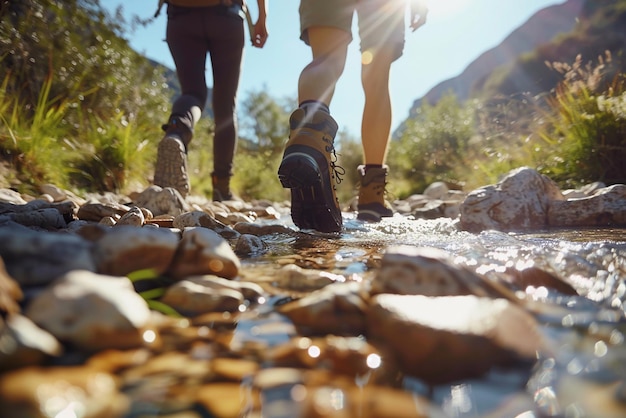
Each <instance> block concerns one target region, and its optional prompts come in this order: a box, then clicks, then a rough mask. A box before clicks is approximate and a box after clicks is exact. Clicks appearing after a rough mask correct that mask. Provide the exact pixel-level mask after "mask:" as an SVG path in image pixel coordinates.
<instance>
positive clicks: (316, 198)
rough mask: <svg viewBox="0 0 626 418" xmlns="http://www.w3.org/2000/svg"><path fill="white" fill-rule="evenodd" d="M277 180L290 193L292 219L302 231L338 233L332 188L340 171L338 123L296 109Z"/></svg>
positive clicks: (339, 223)
mask: <svg viewBox="0 0 626 418" xmlns="http://www.w3.org/2000/svg"><path fill="white" fill-rule="evenodd" d="M289 124H290V127H291V132H290V134H289V141H287V145H286V147H285V153H284V154H283V160H282V162H281V163H280V167H279V168H278V178H279V179H280V182H281V184H282V185H283V187H284V188H287V189H291V219H292V220H293V223H294V224H296V225H297V226H298V227H299V228H301V229H315V230H317V231H320V232H339V231H341V228H342V226H343V223H342V219H341V209H340V208H339V202H338V200H337V196H336V193H335V185H336V184H338V183H340V182H341V178H340V177H339V176H340V175H341V174H343V168H341V167H339V166H337V165H336V164H335V162H336V160H337V155H336V154H335V147H334V139H335V134H336V133H337V128H338V127H337V122H335V120H334V119H333V118H332V117H331V116H330V115H329V114H328V113H326V112H323V111H316V112H312V114H310V115H307V114H306V113H305V111H304V109H297V110H296V111H295V112H293V113H292V114H291V117H290V118H289Z"/></svg>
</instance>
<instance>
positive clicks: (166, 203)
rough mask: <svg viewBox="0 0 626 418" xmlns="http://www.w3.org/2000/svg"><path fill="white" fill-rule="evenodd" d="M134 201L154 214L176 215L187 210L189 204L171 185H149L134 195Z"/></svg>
mask: <svg viewBox="0 0 626 418" xmlns="http://www.w3.org/2000/svg"><path fill="white" fill-rule="evenodd" d="M134 203H135V205H136V206H139V207H143V208H146V209H148V210H149V211H150V212H152V213H153V214H154V216H159V215H174V216H178V215H180V214H181V213H184V212H188V211H189V205H188V204H187V202H185V199H184V198H183V197H182V196H181V194H180V193H179V192H178V190H176V189H173V188H171V187H165V188H161V187H159V186H154V185H153V186H150V187H148V188H146V189H145V190H144V191H143V192H141V193H139V194H137V195H136V196H134Z"/></svg>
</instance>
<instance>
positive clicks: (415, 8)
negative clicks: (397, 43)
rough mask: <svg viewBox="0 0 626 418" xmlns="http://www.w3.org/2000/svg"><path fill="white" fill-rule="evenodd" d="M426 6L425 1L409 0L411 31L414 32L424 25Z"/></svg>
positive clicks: (426, 12)
mask: <svg viewBox="0 0 626 418" xmlns="http://www.w3.org/2000/svg"><path fill="white" fill-rule="evenodd" d="M427 15H428V5H427V3H426V0H411V25H410V27H411V29H412V30H413V32H415V31H416V30H417V29H418V28H420V27H422V26H423V25H424V23H426V16H427Z"/></svg>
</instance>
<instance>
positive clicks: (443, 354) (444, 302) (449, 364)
mask: <svg viewBox="0 0 626 418" xmlns="http://www.w3.org/2000/svg"><path fill="white" fill-rule="evenodd" d="M367 335H368V337H369V338H371V339H372V341H373V343H374V344H375V345H376V344H381V345H382V346H384V347H386V348H388V349H389V350H390V351H391V352H392V353H393V355H394V358H395V361H396V364H397V365H398V367H400V368H401V369H402V370H403V371H404V372H405V373H407V374H409V375H412V376H416V377H418V378H420V379H423V380H425V381H426V382H429V383H431V384H439V383H445V382H451V381H454V380H459V379H463V378H469V377H476V376H480V375H481V374H484V373H486V372H487V371H488V370H489V369H490V368H492V367H493V366H496V365H505V364H507V363H509V362H511V361H514V360H517V359H527V360H530V359H533V358H535V356H536V353H537V352H544V353H547V352H548V351H547V345H546V344H545V343H544V340H543V337H542V335H541V333H540V332H539V327H538V324H537V323H536V321H535V320H534V318H533V317H532V316H531V315H530V314H528V313H526V312H525V311H524V310H522V309H521V308H519V307H518V306H517V305H514V304H512V303H510V302H508V301H507V300H505V299H488V298H479V297H476V296H445V297H428V296H411V295H389V294H381V295H377V296H375V297H373V298H372V300H371V303H370V309H369V310H368V314H367Z"/></svg>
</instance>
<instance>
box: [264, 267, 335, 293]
mask: <svg viewBox="0 0 626 418" xmlns="http://www.w3.org/2000/svg"><path fill="white" fill-rule="evenodd" d="M345 281H346V278H345V277H344V276H342V275H340V274H333V273H330V272H327V271H321V270H315V269H303V268H302V267H298V266H296V265H295V264H288V265H286V266H284V267H282V268H281V269H280V270H279V271H278V272H277V273H276V279H275V280H274V282H273V284H274V286H276V287H279V288H281V289H288V290H295V291H298V292H310V291H313V290H318V289H321V288H323V287H325V286H328V285H329V284H333V283H344V282H345Z"/></svg>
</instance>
